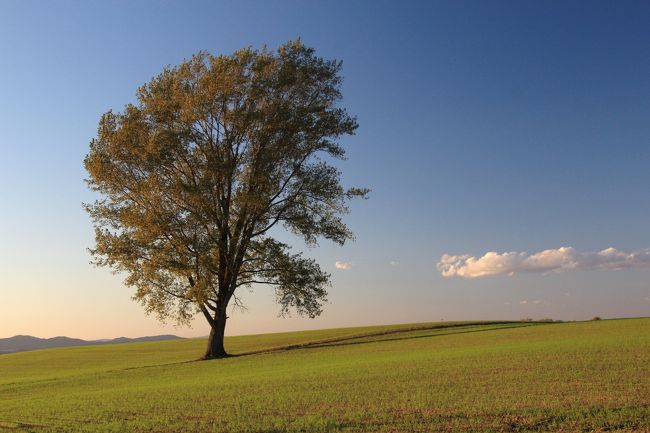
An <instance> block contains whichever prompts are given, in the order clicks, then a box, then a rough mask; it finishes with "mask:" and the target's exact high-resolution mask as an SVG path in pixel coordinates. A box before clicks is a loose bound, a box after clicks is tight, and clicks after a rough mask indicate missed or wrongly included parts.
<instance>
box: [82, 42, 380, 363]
mask: <svg viewBox="0 0 650 433" xmlns="http://www.w3.org/2000/svg"><path fill="white" fill-rule="evenodd" d="M340 69H341V63H340V62H339V61H336V60H325V59H322V58H320V57H317V56H316V55H315V54H314V50H313V49H311V48H308V47H305V46H304V45H303V44H302V43H301V42H300V41H293V42H289V43H287V44H285V45H283V46H281V47H280V48H279V49H278V50H277V51H276V52H272V51H269V50H267V49H266V48H264V49H261V50H252V49H250V48H246V49H242V50H238V51H236V52H235V53H233V54H232V55H229V56H223V55H222V56H214V55H210V54H208V53H205V52H200V53H198V54H196V55H194V56H193V57H192V58H191V59H190V60H188V61H185V62H183V63H182V64H180V65H179V66H176V67H167V68H165V69H164V70H163V71H162V73H161V74H160V75H158V76H156V77H154V78H153V79H152V80H151V81H150V82H149V83H147V84H145V85H143V86H142V87H140V88H139V90H138V93H137V99H138V103H137V104H136V105H127V106H126V107H125V108H124V111H123V112H122V113H115V112H112V111H109V112H107V113H105V114H104V115H102V117H101V120H100V122H99V128H98V135H97V137H96V138H95V139H93V140H92V141H91V143H90V151H89V153H88V155H87V156H86V158H85V160H84V165H85V168H86V170H87V171H88V174H89V178H88V179H87V182H88V184H89V186H90V188H91V189H92V190H94V191H95V192H97V193H99V195H100V199H99V200H97V201H95V202H94V203H91V204H85V205H84V206H85V208H86V210H87V211H88V212H89V214H90V216H91V218H92V220H93V224H94V226H95V237H96V246H95V248H94V249H91V253H92V255H93V258H94V263H95V264H97V265H99V266H108V267H110V268H112V269H113V270H114V271H115V272H123V273H126V274H127V278H126V280H125V283H126V284H127V285H129V286H132V287H134V288H135V289H136V292H135V295H134V299H135V300H138V301H139V302H140V303H142V305H143V306H144V308H145V310H146V312H147V313H155V314H157V316H158V317H159V318H160V319H161V320H165V319H167V318H173V319H175V320H176V321H177V322H178V323H187V322H189V320H190V319H191V318H192V317H193V316H194V315H195V314H200V313H202V314H203V316H205V319H206V320H207V321H208V323H209V324H210V327H211V331H210V337H209V342H208V347H207V350H206V353H205V358H222V357H225V356H227V354H226V351H225V350H224V346H223V339H224V330H225V326H226V320H227V319H228V316H227V314H226V313H227V307H228V305H229V304H231V303H232V304H235V305H239V303H240V299H239V298H238V297H237V289H238V288H240V287H242V286H247V287H250V286H251V285H253V284H266V285H270V286H272V287H273V288H274V289H275V295H276V300H277V302H278V303H279V305H280V314H281V315H285V314H287V313H288V312H289V311H290V310H291V309H295V310H296V311H297V313H298V314H300V315H307V316H309V317H312V318H313V317H315V316H317V315H319V314H320V313H321V307H322V304H323V302H324V301H325V300H326V295H327V293H326V287H327V286H328V285H329V277H330V276H329V274H327V273H325V272H323V271H322V270H321V269H320V267H319V266H318V264H317V263H316V262H315V261H314V260H312V259H308V258H305V257H303V256H302V254H294V253H292V252H291V251H290V247H289V246H288V245H286V244H285V243H282V242H279V241H278V240H276V239H274V238H273V233H276V229H277V228H278V227H282V226H283V227H284V228H285V229H287V230H289V231H291V232H293V233H294V234H296V235H299V236H300V237H302V238H303V239H304V240H305V242H306V243H307V244H308V245H316V243H317V240H318V239H319V238H325V239H329V240H331V241H334V242H336V243H338V244H343V243H344V242H345V241H346V240H348V239H350V238H351V237H352V233H351V232H350V230H349V229H348V227H347V226H346V225H345V224H344V223H343V221H342V219H341V217H342V215H344V214H345V213H347V212H348V208H347V203H348V201H349V199H352V198H354V197H365V195H366V194H367V192H368V191H367V190H366V189H361V188H351V189H347V190H346V189H344V188H343V187H342V186H341V182H340V172H339V171H338V170H337V169H336V168H335V167H333V166H332V165H330V164H328V160H330V161H331V160H332V158H343V157H344V154H345V151H344V149H343V148H342V147H341V145H340V144H339V142H338V141H339V139H340V138H341V137H342V136H344V135H346V134H352V133H354V131H355V129H356V128H357V123H356V120H355V118H354V117H352V116H350V115H349V114H348V113H347V112H346V110H345V109H343V108H341V107H339V106H337V102H338V101H339V100H340V99H341V93H340V86H341V76H340V75H339V71H340ZM272 229H273V230H272Z"/></svg>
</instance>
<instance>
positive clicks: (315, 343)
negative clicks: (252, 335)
mask: <svg viewBox="0 0 650 433" xmlns="http://www.w3.org/2000/svg"><path fill="white" fill-rule="evenodd" d="M551 323H553V322H522V321H504V320H499V321H489V322H472V323H467V322H463V323H449V324H438V325H428V326H414V327H411V328H401V329H391V330H387V331H377V332H368V333H365V334H357V335H349V336H345V337H335V338H327V339H323V340H316V341H309V342H306V343H299V344H290V345H287V346H279V347H271V348H268V349H259V350H253V351H250V352H244V353H238V354H235V355H231V357H239V356H250V355H260V354H265V353H274V352H286V351H290V350H296V349H308V348H317V347H322V346H326V345H332V344H336V343H344V342H349V341H353V340H359V339H363V338H372V337H384V336H389V335H396V334H406V333H409V332H416V331H434V330H439V329H453V328H468V327H474V326H489V325H520V326H516V327H523V326H531V325H542V324H545V325H547V324H551Z"/></svg>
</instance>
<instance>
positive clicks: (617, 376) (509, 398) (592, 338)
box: [0, 319, 650, 432]
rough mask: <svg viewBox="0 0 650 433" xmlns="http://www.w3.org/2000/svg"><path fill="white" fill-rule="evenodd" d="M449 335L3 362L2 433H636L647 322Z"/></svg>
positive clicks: (645, 372) (642, 423)
mask: <svg viewBox="0 0 650 433" xmlns="http://www.w3.org/2000/svg"><path fill="white" fill-rule="evenodd" d="M456 325H461V326H454V327H446V328H444V327H439V326H437V325H436V324H418V325H397V326H385V327H368V328H348V329H333V330H322V331H308V332H295V333H283V334H268V335H258V336H244V337H230V338H228V339H227V341H226V348H227V349H228V350H229V351H230V352H231V353H233V354H240V355H241V356H234V357H232V358H228V359H224V360H214V361H194V360H195V359H196V358H198V357H199V356H200V355H201V354H202V353H203V349H204V345H205V342H204V341H203V340H200V339H197V340H181V341H170V342H155V343H138V344H125V345H111V346H93V347H78V348H66V349H50V350H42V351H35V352H24V353H16V354H9V355H1V356H0V431H2V432H4V431H7V432H28V431H30V432H327V431H345V432H438V431H441V432H444V431H458V432H464V431H475V432H493V431H494V432H496V431H499V432H523V431H567V432H568V431H571V432H574V431H575V432H585V431H629V432H632V431H634V432H638V431H650V319H625V320H604V321H594V322H573V323H519V322H517V323H501V324H495V323H493V324H486V323H483V324H480V323H466V324H456ZM425 327H428V328H429V329H420V330H413V329H412V328H425ZM394 331H399V332H394ZM371 334H380V335H371ZM355 336H356V337H357V338H355ZM318 342H320V343H319V344H318ZM308 343H316V344H308ZM285 346H293V347H292V348H290V349H279V348H281V347H285ZM274 348H275V350H271V351H267V352H264V350H268V349H274ZM260 351H262V352H261V353H251V352H260Z"/></svg>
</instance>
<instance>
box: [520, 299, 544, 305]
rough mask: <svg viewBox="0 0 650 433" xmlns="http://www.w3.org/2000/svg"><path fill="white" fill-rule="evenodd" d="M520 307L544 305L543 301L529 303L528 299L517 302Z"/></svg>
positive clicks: (537, 300)
mask: <svg viewBox="0 0 650 433" xmlns="http://www.w3.org/2000/svg"><path fill="white" fill-rule="evenodd" d="M519 303H520V304H521V305H527V304H532V305H543V304H546V302H545V301H540V300H539V299H535V300H534V301H529V300H528V299H524V300H522V301H519Z"/></svg>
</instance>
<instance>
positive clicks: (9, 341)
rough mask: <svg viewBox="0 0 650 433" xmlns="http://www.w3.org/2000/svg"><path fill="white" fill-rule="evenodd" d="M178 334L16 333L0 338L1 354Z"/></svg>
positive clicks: (170, 338) (140, 340)
mask: <svg viewBox="0 0 650 433" xmlns="http://www.w3.org/2000/svg"><path fill="white" fill-rule="evenodd" d="M180 339H181V337H177V336H176V335H155V336H151V337H138V338H126V337H118V338H113V339H112V340H80V339H79V338H69V337H53V338H38V337H32V336H31V335H16V336H14V337H9V338H0V354H3V353H14V352H25V351H27V350H38V349H51V348H53V347H72V346H94V345H99V344H121V343H142V342H145V341H164V340H180Z"/></svg>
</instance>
